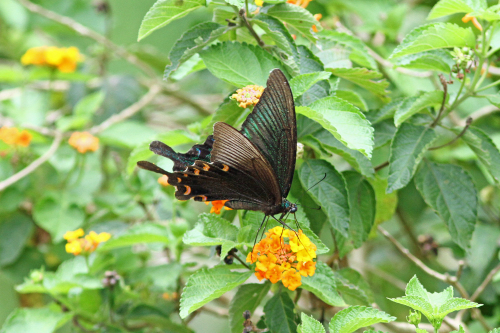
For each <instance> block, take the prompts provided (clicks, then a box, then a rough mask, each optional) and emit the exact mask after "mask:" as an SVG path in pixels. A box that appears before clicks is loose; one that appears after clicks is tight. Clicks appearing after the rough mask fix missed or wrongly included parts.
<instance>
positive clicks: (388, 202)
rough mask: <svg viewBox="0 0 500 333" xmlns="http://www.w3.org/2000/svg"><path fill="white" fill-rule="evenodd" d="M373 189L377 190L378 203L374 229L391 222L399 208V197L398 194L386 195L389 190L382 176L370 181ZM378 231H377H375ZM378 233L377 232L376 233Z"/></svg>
mask: <svg viewBox="0 0 500 333" xmlns="http://www.w3.org/2000/svg"><path fill="white" fill-rule="evenodd" d="M368 181H369V182H370V184H371V185H372V187H373V189H374V190H375V198H376V201H377V206H376V207H377V208H376V212H377V213H376V215H375V224H374V227H376V226H378V225H379V224H380V223H382V222H385V221H387V220H389V219H390V218H391V217H392V215H394V212H395V211H396V207H397V206H398V195H397V193H396V192H392V193H385V189H386V188H387V184H388V182H387V179H386V178H382V177H380V176H378V175H377V176H376V177H374V178H370V179H368ZM375 230H376V229H375ZM375 232H376V231H375Z"/></svg>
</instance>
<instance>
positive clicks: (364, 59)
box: [318, 30, 377, 69]
mask: <svg viewBox="0 0 500 333" xmlns="http://www.w3.org/2000/svg"><path fill="white" fill-rule="evenodd" d="M318 35H319V37H320V40H328V41H331V42H335V44H336V45H335V46H336V47H337V48H338V45H341V46H343V47H345V48H346V49H347V50H349V51H350V54H349V59H350V60H352V61H354V62H355V63H357V64H358V65H360V66H363V67H367V68H371V69H377V62H376V61H375V59H373V57H372V56H371V55H370V53H369V52H370V51H369V49H368V48H367V47H366V45H365V44H364V43H363V42H362V41H361V40H360V39H359V38H358V37H356V36H353V35H349V34H347V33H345V32H340V31H337V30H323V31H321V32H320V33H319V34H318Z"/></svg>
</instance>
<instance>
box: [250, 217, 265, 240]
mask: <svg viewBox="0 0 500 333" xmlns="http://www.w3.org/2000/svg"><path fill="white" fill-rule="evenodd" d="M266 218H267V215H265V216H264V219H263V220H262V222H260V226H259V230H257V234H256V235H255V239H254V241H253V247H255V243H257V238H258V237H259V233H260V229H262V226H264V223H265V225H267V221H266ZM265 230H266V228H265V227H264V231H265ZM264 231H263V232H262V235H261V236H260V239H262V237H263V236H264Z"/></svg>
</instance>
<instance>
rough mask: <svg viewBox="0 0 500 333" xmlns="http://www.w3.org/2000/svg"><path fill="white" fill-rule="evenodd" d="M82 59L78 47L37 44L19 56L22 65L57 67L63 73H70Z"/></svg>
mask: <svg viewBox="0 0 500 333" xmlns="http://www.w3.org/2000/svg"><path fill="white" fill-rule="evenodd" d="M82 60H83V56H82V55H81V54H80V51H79V50H78V48H76V47H74V46H72V47H55V46H39V47H32V48H31V49H29V50H28V51H26V53H25V54H24V55H23V56H22V57H21V63H22V64H23V65H35V66H45V67H51V68H57V69H58V70H60V71H61V72H63V73H72V72H74V71H75V70H76V66H77V63H78V62H81V61H82Z"/></svg>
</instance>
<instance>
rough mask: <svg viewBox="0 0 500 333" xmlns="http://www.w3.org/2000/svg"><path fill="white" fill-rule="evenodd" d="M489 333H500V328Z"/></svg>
mask: <svg viewBox="0 0 500 333" xmlns="http://www.w3.org/2000/svg"><path fill="white" fill-rule="evenodd" d="M459 333H461V332H459ZM489 333H500V327H499V328H495V329H493V330H492V331H489Z"/></svg>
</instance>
